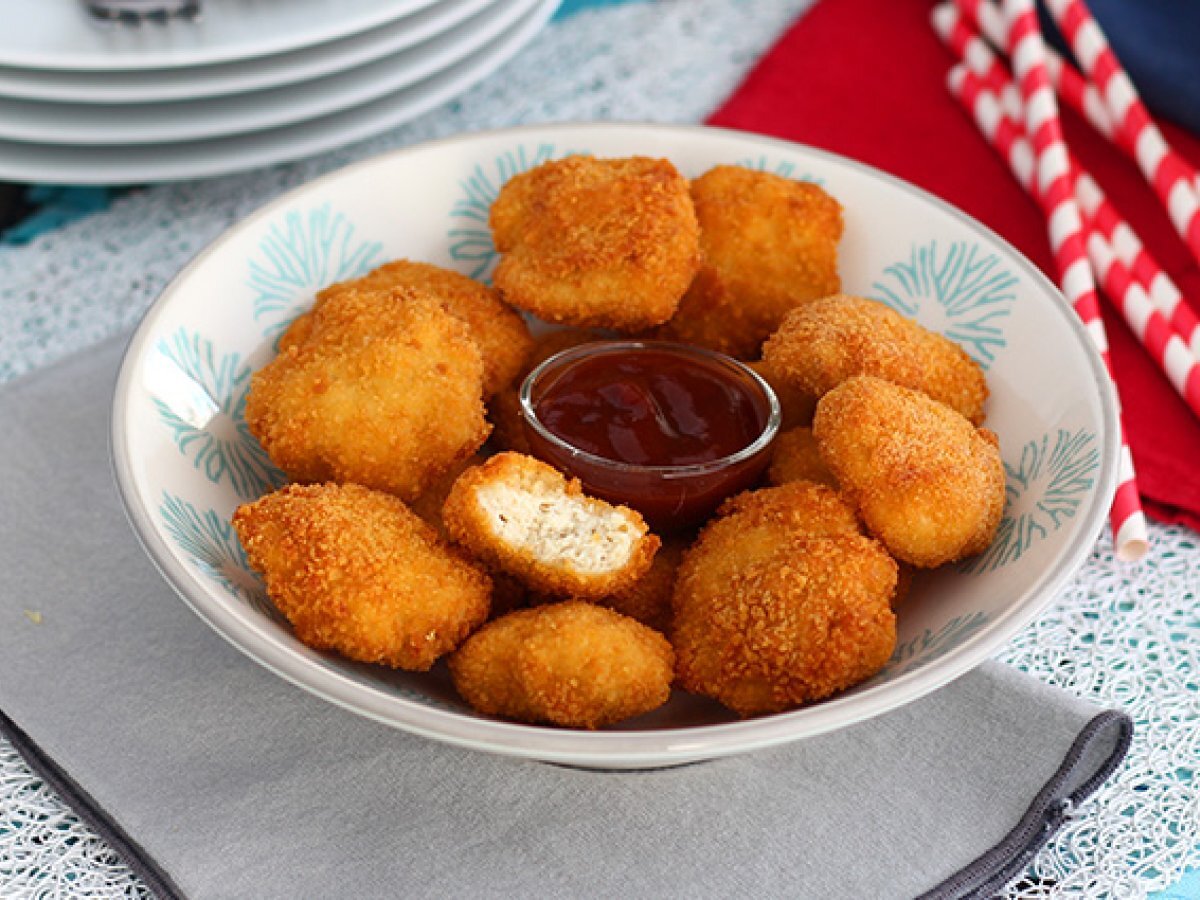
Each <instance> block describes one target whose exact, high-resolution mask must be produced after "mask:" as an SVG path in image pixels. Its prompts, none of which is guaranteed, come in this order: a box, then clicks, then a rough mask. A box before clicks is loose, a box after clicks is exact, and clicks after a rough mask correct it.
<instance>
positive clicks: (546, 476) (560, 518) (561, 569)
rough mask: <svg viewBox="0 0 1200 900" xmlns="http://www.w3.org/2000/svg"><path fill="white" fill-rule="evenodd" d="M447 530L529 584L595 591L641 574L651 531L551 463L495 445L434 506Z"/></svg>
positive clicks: (564, 592) (562, 593) (654, 545)
mask: <svg viewBox="0 0 1200 900" xmlns="http://www.w3.org/2000/svg"><path fill="white" fill-rule="evenodd" d="M442 521H443V522H444V523H445V526H446V531H447V532H448V533H449V534H450V536H451V537H452V538H453V539H454V540H455V541H457V542H459V543H460V544H462V545H463V546H464V547H466V548H467V549H468V550H470V551H471V553H473V554H474V555H475V556H476V557H478V558H479V559H481V560H483V561H484V562H486V563H487V564H488V565H489V566H492V567H493V568H496V569H499V570H500V571H502V572H507V573H508V574H510V575H515V576H516V577H517V578H519V579H520V580H521V581H522V582H523V583H524V584H525V585H526V586H527V587H528V588H530V590H532V591H534V592H537V593H542V594H550V595H554V596H558V597H576V598H580V599H595V598H598V597H603V596H605V595H607V594H612V593H615V592H617V591H620V590H623V589H624V588H626V587H628V586H630V585H632V584H633V583H634V582H636V581H637V580H638V579H639V578H641V577H642V576H643V575H645V574H646V570H647V569H649V568H650V563H651V561H652V560H653V559H654V554H655V552H656V551H657V550H658V547H659V539H658V538H657V537H655V536H654V535H652V534H649V533H648V530H647V528H646V523H645V521H644V520H643V519H642V517H641V515H639V514H638V513H637V512H635V511H634V510H632V509H629V508H627V507H624V506H612V505H610V504H608V503H605V502H604V501H603V500H597V499H595V498H593V497H588V496H587V495H585V494H584V493H583V489H582V488H581V487H580V484H579V480H578V479H571V480H570V481H568V480H567V479H566V478H564V477H563V475H562V474H561V473H560V472H559V471H558V470H557V469H555V468H553V467H552V466H548V465H546V464H545V463H544V462H541V461H540V460H537V459H534V458H533V457H530V456H523V455H521V454H520V453H498V454H497V455H495V456H493V457H492V458H491V459H489V460H488V461H487V462H485V463H484V464H483V465H481V466H476V467H475V468H473V469H468V470H467V471H466V472H464V473H463V474H462V476H461V477H460V478H459V479H458V481H456V482H455V483H454V487H453V488H451V490H450V496H449V497H448V498H447V500H446V505H445V507H444V508H443V510H442Z"/></svg>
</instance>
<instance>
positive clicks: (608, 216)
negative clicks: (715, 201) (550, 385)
mask: <svg viewBox="0 0 1200 900" xmlns="http://www.w3.org/2000/svg"><path fill="white" fill-rule="evenodd" d="M491 226H492V232H493V239H494V242H495V245H496V248H497V249H498V250H499V251H500V253H501V254H502V256H501V259H500V264H499V266H497V268H496V272H495V274H494V276H493V281H494V283H495V285H496V287H497V288H499V289H500V292H501V293H502V294H503V296H504V299H505V300H506V301H508V302H509V303H511V304H512V305H513V306H515V307H517V308H518V309H523V310H526V311H527V312H531V313H533V314H534V315H536V316H539V317H540V318H542V319H545V320H546V321H547V322H553V323H557V324H566V325H594V326H600V327H603V328H615V329H619V330H625V331H636V330H639V329H644V328H649V327H651V326H654V325H658V324H660V323H662V322H665V321H666V320H667V319H669V318H670V317H671V315H672V314H673V313H674V312H675V308H676V307H677V306H678V304H679V298H680V297H682V296H683V293H684V291H686V290H687V287H688V285H689V284H690V283H691V280H692V276H693V275H695V273H696V268H697V266H698V265H699V237H698V227H697V225H696V214H695V211H694V210H693V208H692V200H691V197H690V196H689V193H688V184H687V181H686V179H684V178H683V176H681V175H680V174H679V173H678V172H677V171H676V169H675V167H674V166H673V165H672V164H671V163H670V162H669V161H667V160H665V159H648V158H646V157H632V158H629V159H594V158H591V157H583V156H572V157H568V158H567V159H563V160H557V161H552V162H546V163H543V164H542V165H540V166H538V167H537V168H535V169H532V170H530V171H528V172H525V173H523V174H520V175H517V176H514V177H513V178H511V179H510V180H509V181H508V182H507V183H506V184H505V185H504V187H503V188H502V189H501V191H500V195H499V197H497V199H496V202H495V203H494V204H493V205H492V210H491Z"/></svg>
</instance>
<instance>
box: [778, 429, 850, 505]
mask: <svg viewBox="0 0 1200 900" xmlns="http://www.w3.org/2000/svg"><path fill="white" fill-rule="evenodd" d="M767 480H768V481H769V482H770V483H771V484H776V485H778V484H787V483H788V482H791V481H813V482H816V483H817V484H824V485H827V486H828V487H831V488H833V489H834V490H837V486H838V483H837V479H836V478H834V477H833V473H832V472H830V471H829V467H828V466H826V465H825V461H824V460H822V459H821V451H820V450H818V449H817V440H816V438H814V437H813V433H812V429H811V428H805V427H803V426H801V427H799V428H792V429H789V430H788V431H784V432H781V433H780V435H779V437H777V438H775V446H774V448H773V449H772V451H771V467H770V468H769V469H767Z"/></svg>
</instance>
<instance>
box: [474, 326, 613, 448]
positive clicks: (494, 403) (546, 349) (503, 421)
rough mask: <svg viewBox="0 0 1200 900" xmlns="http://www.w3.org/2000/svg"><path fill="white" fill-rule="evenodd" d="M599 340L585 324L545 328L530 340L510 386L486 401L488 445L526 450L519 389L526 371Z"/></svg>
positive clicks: (526, 375)
mask: <svg viewBox="0 0 1200 900" xmlns="http://www.w3.org/2000/svg"><path fill="white" fill-rule="evenodd" d="M596 340H600V335H599V334H598V333H597V332H595V331H593V330H591V329H588V328H559V329H557V330H555V331H547V332H545V333H543V334H541V335H539V336H538V337H536V338H534V340H533V347H532V348H531V350H530V352H529V357H528V359H527V361H526V363H525V365H524V366H522V367H521V370H520V371H519V372H518V373H517V377H516V378H515V379H514V380H513V383H512V385H511V386H509V387H506V388H505V389H504V390H502V391H499V392H498V393H497V394H496V395H495V396H494V397H492V399H491V400H489V401H488V405H487V406H488V419H489V420H490V421H491V423H492V437H491V443H492V446H494V447H496V448H498V449H500V450H515V451H516V452H517V453H524V454H526V455H528V454H529V452H530V450H529V440H528V438H526V437H525V420H524V418H522V416H521V401H520V399H519V395H520V389H521V385H522V383H524V381H525V379H526V377H528V375H529V373H530V372H532V371H533V370H534V369H536V368H537V367H538V366H540V365H541V364H542V363H544V362H545V361H546V360H548V359H549V358H550V357H552V356H553V355H554V354H556V353H561V352H562V351H563V350H567V349H569V348H571V347H578V346H579V345H580V344H586V343H588V342H589V341H596Z"/></svg>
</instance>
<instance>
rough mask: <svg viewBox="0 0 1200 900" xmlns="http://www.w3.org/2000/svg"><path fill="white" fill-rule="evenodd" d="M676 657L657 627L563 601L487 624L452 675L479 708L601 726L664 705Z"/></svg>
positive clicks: (455, 659) (462, 651)
mask: <svg viewBox="0 0 1200 900" xmlns="http://www.w3.org/2000/svg"><path fill="white" fill-rule="evenodd" d="M674 662H675V660H674V653H673V652H672V651H671V645H670V644H669V643H667V640H666V638H664V637H663V636H662V635H661V634H658V633H657V632H656V631H654V630H652V629H650V628H647V627H646V626H645V625H642V624H641V623H639V622H636V621H634V620H633V619H630V618H628V617H627V616H622V615H620V614H619V613H615V612H613V611H612V610H610V609H604V608H603V607H599V606H595V605H594V604H591V603H584V602H580V601H578V600H567V601H565V602H562V603H555V604H553V605H550V606H538V607H535V608H533V609H527V610H521V611H519V612H514V613H510V614H509V615H507V616H504V617H503V618H500V619H497V620H495V621H494V622H490V623H489V624H487V625H485V626H484V627H483V628H482V629H480V630H479V631H478V632H476V633H475V634H474V635H472V636H471V637H470V638H469V639H468V640H467V642H466V643H465V644H463V646H462V647H461V648H459V650H458V651H457V652H456V653H455V654H454V655H453V656H451V657H450V674H451V676H453V678H454V686H455V687H456V688H458V692H459V693H460V694H462V696H463V699H464V700H466V701H467V702H468V703H469V704H471V706H472V707H474V708H475V709H476V710H478V711H479V712H481V713H485V714H487V715H497V716H504V717H505V718H509V719H516V720H518V721H521V722H532V723H540V722H548V723H550V724H552V725H562V726H565V727H568V728H599V727H601V726H603V725H611V724H612V723H614V722H620V721H621V720H622V719H628V718H630V717H632V716H639V715H641V714H643V713H647V712H650V711H651V710H653V709H656V708H658V707H659V706H662V705H663V704H664V703H665V702H666V701H667V699H668V697H670V694H671V679H672V674H673V669H674Z"/></svg>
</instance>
